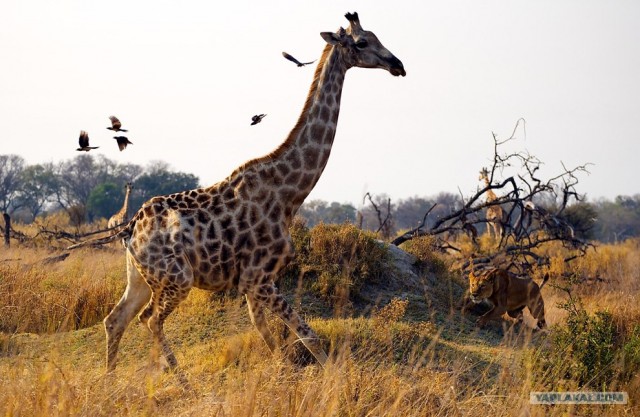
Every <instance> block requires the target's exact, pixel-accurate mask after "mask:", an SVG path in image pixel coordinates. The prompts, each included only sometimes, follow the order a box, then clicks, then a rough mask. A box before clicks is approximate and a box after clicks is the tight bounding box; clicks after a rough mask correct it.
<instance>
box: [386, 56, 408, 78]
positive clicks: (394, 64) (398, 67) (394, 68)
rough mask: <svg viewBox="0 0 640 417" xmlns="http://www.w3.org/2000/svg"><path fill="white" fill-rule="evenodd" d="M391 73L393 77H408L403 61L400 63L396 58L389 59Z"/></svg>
mask: <svg viewBox="0 0 640 417" xmlns="http://www.w3.org/2000/svg"><path fill="white" fill-rule="evenodd" d="M389 64H390V66H389V72H390V73H391V75H393V76H395V77H397V76H398V75H402V76H403V77H404V76H405V75H407V72H406V71H405V70H404V65H402V61H400V60H399V59H398V58H396V57H395V56H394V57H392V58H391V59H389Z"/></svg>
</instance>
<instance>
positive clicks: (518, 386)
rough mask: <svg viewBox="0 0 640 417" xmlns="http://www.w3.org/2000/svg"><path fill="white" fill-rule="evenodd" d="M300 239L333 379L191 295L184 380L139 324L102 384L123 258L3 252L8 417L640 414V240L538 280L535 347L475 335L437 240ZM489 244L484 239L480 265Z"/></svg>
mask: <svg viewBox="0 0 640 417" xmlns="http://www.w3.org/2000/svg"><path fill="white" fill-rule="evenodd" d="M94 227H96V225H94ZM23 232H24V233H27V234H28V233H29V232H30V231H29V230H23ZM293 235H294V240H295V244H296V248H297V252H298V257H297V259H296V261H295V262H294V264H293V265H290V266H289V267H287V269H286V270H285V271H284V273H283V275H282V277H281V280H280V282H279V286H280V287H281V288H282V291H283V292H284V293H285V294H287V297H288V298H289V300H290V301H291V302H292V303H293V304H294V305H295V307H296V309H297V310H298V311H299V312H301V313H302V314H303V316H304V317H305V318H306V319H307V321H308V322H309V324H310V325H311V326H312V327H313V328H314V329H315V330H316V331H317V333H318V334H319V335H320V337H321V338H322V339H323V340H324V341H325V343H326V349H327V350H328V351H329V352H330V356H331V360H330V362H329V363H328V365H327V366H326V367H325V368H324V369H323V368H321V367H320V366H318V365H317V364H315V363H314V362H313V361H312V360H310V358H309V355H308V354H307V353H306V351H304V349H302V348H301V344H300V343H296V341H295V340H291V338H290V337H289V336H287V334H286V332H284V331H283V326H282V325H281V323H280V322H279V321H278V320H277V319H275V318H272V319H271V325H272V328H273V330H274V333H276V334H278V335H279V337H280V339H281V344H282V346H283V348H282V349H281V350H280V351H279V352H278V353H276V354H275V355H272V354H271V353H270V352H269V350H268V348H267V346H266V345H265V343H264V342H263V341H262V339H261V338H260V336H259V334H258V332H257V331H256V330H255V329H254V328H253V327H252V325H251V323H250V320H249V316H248V313H247V311H246V306H245V305H244V304H243V301H242V298H240V297H237V296H236V295H235V294H233V293H230V294H224V295H212V294H210V293H208V292H204V291H201V290H193V291H192V292H191V294H190V296H189V298H188V299H187V300H186V301H185V302H184V303H183V304H182V305H181V306H180V307H179V308H178V309H177V311H175V312H174V313H173V314H172V315H171V316H170V318H169V319H168V321H167V324H166V326H165V330H166V333H167V336H168V338H169V340H170V341H171V343H172V346H173V348H174V351H175V353H176V355H177V358H178V361H179V365H180V369H181V374H180V375H177V374H175V373H172V372H164V371H163V370H162V360H161V359H159V358H158V354H157V352H156V351H155V350H154V349H153V346H152V343H151V337H150V334H149V332H148V331H147V330H145V329H144V328H143V327H142V326H141V325H140V324H138V322H137V320H134V321H133V322H132V324H131V325H130V326H129V328H128V330H127V332H126V333H125V336H124V338H123V341H122V344H121V347H120V351H119V362H118V367H117V369H116V371H115V372H114V373H112V374H105V363H104V362H105V360H104V359H105V358H104V357H105V352H104V350H105V334H104V329H103V326H102V323H101V320H102V319H103V318H104V317H105V316H106V314H107V313H108V312H109V311H110V309H111V308H112V307H113V305H114V304H115V303H116V302H117V301H118V299H119V298H120V296H121V294H122V291H123V289H124V287H125V284H126V278H125V264H124V255H123V254H124V251H123V249H122V248H121V247H120V246H117V245H113V246H110V247H108V248H102V249H86V250H78V251H75V252H73V253H72V254H71V255H70V256H69V257H68V258H67V259H66V260H64V261H62V262H56V263H51V264H43V263H42V262H41V261H42V259H45V258H47V257H49V256H51V255H52V252H51V251H50V250H45V249H42V247H44V245H35V246H33V247H25V246H24V245H18V244H13V245H12V247H11V248H10V249H3V250H2V252H0V413H1V414H2V415H4V416H31V415H62V416H65V415H83V416H115V415H118V416H121V415H122V416H128V415H133V416H138V415H154V416H190V415H194V416H195V415H198V416H201V415H210V416H250V415H260V416H325V415H326V416H329V415H331V416H334V415H338V416H386V415H390V416H391V415H393V416H429V415H433V416H449V415H453V416H478V415H492V416H512V415H518V416H520V415H540V416H542V415H545V416H546V415H552V416H560V415H562V416H565V415H607V416H609V415H613V416H629V415H640V404H639V402H640V376H639V371H640V320H639V319H640V305H639V300H640V298H639V297H640V242H639V241H626V242H624V243H621V244H617V245H600V246H598V248H597V250H596V251H589V253H588V254H587V256H585V257H583V258H580V259H577V260H575V261H573V262H571V263H569V264H565V263H563V262H561V261H559V259H561V258H562V251H563V249H561V248H555V247H550V248H548V249H547V250H549V251H555V252H557V254H558V256H557V258H553V259H558V261H557V262H555V261H554V262H552V264H551V265H550V266H549V267H547V268H546V269H541V270H540V271H536V275H535V276H534V278H535V279H536V280H537V281H538V282H540V280H541V277H542V275H543V274H544V273H546V272H549V273H550V275H551V280H550V282H549V284H548V285H547V286H545V287H544V288H543V290H542V294H543V296H544V298H545V304H546V316H547V323H548V324H549V328H548V329H547V330H544V331H533V330H531V327H530V325H531V324H532V323H531V319H530V317H529V318H528V319H529V320H527V323H526V324H528V325H529V326H527V325H519V324H515V323H513V322H510V321H507V320H505V321H503V322H496V323H495V324H492V325H490V326H488V327H486V328H483V329H478V328H476V327H475V320H476V319H477V315H473V314H468V315H466V316H462V315H461V314H460V312H459V309H458V305H459V303H460V301H461V300H462V297H463V295H464V292H465V290H466V280H465V279H464V277H463V275H462V273H461V272H460V271H458V270H456V265H457V264H459V260H458V259H459V258H460V255H456V257H457V258H458V259H456V258H454V256H453V255H450V254H443V253H439V252H435V251H434V250H432V247H431V245H430V242H429V239H428V238H423V239H419V240H413V241H410V242H407V243H405V244H403V246H402V249H404V250H405V251H406V252H410V253H411V254H412V255H406V254H404V253H401V252H398V251H391V250H389V249H388V248H385V247H384V246H380V245H379V244H378V243H376V241H375V240H374V239H373V236H372V235H370V234H368V233H365V232H362V231H360V230H358V229H356V228H355V227H354V226H352V225H342V226H331V225H319V226H316V227H314V228H313V229H311V230H309V229H307V228H305V227H303V226H302V225H300V224H296V226H295V227H294V229H293ZM493 243H494V242H492V241H491V240H490V239H488V238H486V237H485V238H483V239H482V240H481V248H488V247H490V246H491V245H492V244H493ZM457 244H458V246H459V247H461V248H463V249H464V248H466V249H467V250H471V245H470V244H469V243H468V242H464V241H458V242H457ZM38 246H40V248H39V247H38ZM60 246H64V243H61V244H60ZM55 253H56V252H54V254H55ZM563 272H571V274H570V275H571V276H573V277H574V278H573V279H572V280H566V279H564V278H559V277H560V276H561V274H562V273H563ZM567 290H569V291H567ZM183 378H184V379H186V384H185V383H184V381H183ZM531 391H625V392H627V393H628V395H629V403H628V404H627V405H606V406H605V405H580V406H574V405H562V406H557V405H556V406H543V405H530V404H529V393H530V392H531Z"/></svg>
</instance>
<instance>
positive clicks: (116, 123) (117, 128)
mask: <svg viewBox="0 0 640 417" xmlns="http://www.w3.org/2000/svg"><path fill="white" fill-rule="evenodd" d="M109 120H111V127H108V128H107V129H109V130H113V131H114V132H126V130H125V129H122V123H120V120H118V118H117V117H116V116H109Z"/></svg>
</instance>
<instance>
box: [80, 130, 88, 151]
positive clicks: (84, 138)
mask: <svg viewBox="0 0 640 417" xmlns="http://www.w3.org/2000/svg"><path fill="white" fill-rule="evenodd" d="M78 143H79V144H80V147H81V148H86V147H88V146H89V134H88V133H87V132H86V131H84V130H81V131H80V137H79V138H78Z"/></svg>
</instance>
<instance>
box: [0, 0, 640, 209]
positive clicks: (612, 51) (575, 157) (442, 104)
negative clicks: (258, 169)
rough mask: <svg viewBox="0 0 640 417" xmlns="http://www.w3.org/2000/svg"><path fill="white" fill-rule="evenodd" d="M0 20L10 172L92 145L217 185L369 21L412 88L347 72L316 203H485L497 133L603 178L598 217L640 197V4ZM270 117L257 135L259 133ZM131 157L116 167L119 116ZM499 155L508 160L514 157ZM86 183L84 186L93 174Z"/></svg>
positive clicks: (1, 114) (588, 180)
mask: <svg viewBox="0 0 640 417" xmlns="http://www.w3.org/2000/svg"><path fill="white" fill-rule="evenodd" d="M1 5H2V7H0V51H1V53H2V61H1V65H0V135H2V139H1V141H0V144H1V145H0V146H1V147H0V154H18V155H21V156H23V157H24V158H25V159H26V160H27V162H28V163H29V164H34V163H41V162H49V161H53V162H58V161H62V160H67V159H69V158H73V157H75V156H76V155H77V154H78V152H76V151H75V148H76V147H77V145H78V135H79V132H80V130H87V131H88V132H89V135H90V139H91V144H92V145H93V146H100V149H98V150H96V151H94V152H95V153H94V155H97V154H98V153H102V154H104V155H105V156H107V157H109V158H110V159H113V160H116V161H119V162H122V163H136V164H140V165H142V166H145V165H146V164H147V163H148V162H150V161H154V160H163V161H166V162H168V163H169V164H170V165H171V167H172V168H173V169H175V170H179V171H183V172H188V173H193V174H195V175H197V176H198V177H199V178H200V181H201V183H202V185H209V184H213V183H215V182H217V181H219V180H221V179H223V178H224V177H225V176H226V175H228V174H229V173H230V172H231V171H232V170H233V169H234V168H235V167H236V166H238V165H240V164H241V163H243V162H244V161H246V160H247V159H250V158H253V157H257V156H261V155H263V154H265V153H267V152H269V151H271V150H272V149H274V148H275V147H277V146H278V144H279V143H280V142H282V141H283V140H284V139H285V138H286V136H287V135H288V133H289V131H290V130H291V128H292V127H293V125H294V124H295V122H296V120H297V118H298V116H299V114H300V111H301V109H302V105H303V103H304V100H305V98H306V95H307V92H308V88H309V85H310V83H311V79H312V76H313V71H314V67H315V64H314V65H310V66H307V67H304V68H297V67H296V66H295V65H294V64H292V63H291V62H288V61H286V60H285V59H284V58H283V57H282V55H281V52H282V51H287V52H289V53H290V54H292V55H294V56H295V57H297V58H298V59H300V60H304V61H311V60H314V59H317V58H318V57H319V56H320V54H321V52H322V49H323V48H324V41H323V40H322V38H321V37H320V36H319V33H320V32H322V31H335V30H337V29H338V28H339V27H340V26H345V27H346V25H347V24H348V22H347V21H346V19H345V18H344V17H343V16H344V14H345V13H346V12H352V11H357V12H358V14H359V16H360V21H361V24H362V26H363V27H364V28H365V29H367V30H371V31H373V32H375V33H376V34H377V35H378V37H379V38H380V40H381V41H382V43H383V44H384V45H385V46H386V47H387V48H388V49H389V50H390V51H391V52H393V53H394V54H395V55H396V56H397V57H398V58H399V59H400V60H402V62H403V63H404V66H405V68H406V71H407V76H406V77H404V78H401V77H397V78H396V77H393V76H391V75H390V74H389V73H387V72H386V71H383V70H379V69H375V70H371V69H360V68H354V69H351V70H350V71H349V72H348V74H347V77H346V81H345V86H344V90H343V95H342V106H341V112H340V119H339V121H338V130H337V135H336V139H335V143H334V147H333V150H332V154H331V158H330V160H329V163H328V165H327V168H326V169H325V172H324V174H323V177H322V178H321V179H320V181H319V183H318V184H317V186H316V188H315V189H314V191H313V192H312V193H311V195H310V196H309V197H308V200H310V199H318V198H319V199H323V200H327V201H339V202H352V203H356V204H358V203H360V202H361V201H362V196H363V194H364V193H365V192H367V191H369V192H371V193H372V194H380V193H387V194H388V195H390V196H391V197H392V198H394V199H400V198H407V197H410V196H414V195H418V196H429V195H433V194H436V193H438V192H440V191H448V192H453V193H457V192H458V189H460V190H462V192H463V193H465V194H469V193H471V192H473V191H474V190H475V189H476V187H477V186H478V185H479V183H478V171H479V170H480V168H481V167H482V166H486V165H487V164H488V163H489V159H490V157H491V156H492V151H493V142H492V136H491V132H495V133H496V134H497V135H498V137H499V138H506V137H508V136H509V135H510V134H511V132H512V130H513V127H514V125H515V123H516V121H517V120H518V119H519V118H525V119H526V121H527V124H526V138H525V135H524V133H523V131H522V130H519V131H518V132H517V134H516V135H517V137H518V141H517V142H514V143H512V144H511V147H510V148H509V149H508V150H514V149H517V150H525V149H526V150H528V151H529V152H530V153H532V154H534V155H536V156H538V157H539V158H540V159H541V160H543V161H544V162H545V166H544V169H543V172H542V176H544V177H546V176H551V175H555V174H557V173H558V172H559V171H560V169H561V165H560V164H561V162H564V163H565V165H566V166H568V167H573V166H576V165H580V164H583V163H587V162H589V163H593V164H594V165H593V166H591V167H590V172H591V174H590V175H588V176H587V175H583V176H582V177H580V184H579V186H578V190H579V191H581V192H586V193H587V195H588V196H589V198H590V199H596V198H599V197H606V198H610V199H611V198H614V197H615V196H616V195H620V194H624V195H633V194H637V193H640V187H639V186H638V184H637V183H636V181H637V180H638V179H639V178H640V163H639V159H640V133H639V123H638V121H637V119H638V115H639V114H640V42H639V41H640V29H639V28H640V26H638V25H639V23H638V22H640V2H638V1H585V0H575V1H515V0H508V1H507V0H504V1H477V0H469V1H437V2H436V1H392V2H390V1H379V0H368V1H339V0H329V1H322V2H319V1H315V2H302V1H293V0H282V1H261V2H248V1H246V0H239V1H229V2H224V3H222V2H215V1H210V0H207V1H146V0H145V1H109V2H89V1H44V0H35V1H17V0H12V1H8V0H2V2H1ZM256 113H267V117H266V118H265V119H264V120H263V122H262V123H261V124H259V125H256V126H250V121H251V116H252V115H254V114H256ZM111 114H114V115H116V116H118V117H119V118H120V120H121V121H122V123H123V127H124V128H128V129H129V133H128V134H127V136H128V137H129V139H130V140H131V141H132V142H133V145H131V146H130V147H129V148H127V149H126V150H125V151H124V152H119V151H118V148H117V146H116V143H115V140H113V139H112V137H113V136H114V135H113V134H112V132H111V131H108V130H106V129H105V127H107V126H109V120H108V116H109V115H111ZM505 150H507V149H506V148H505ZM87 175H90V173H87Z"/></svg>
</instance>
